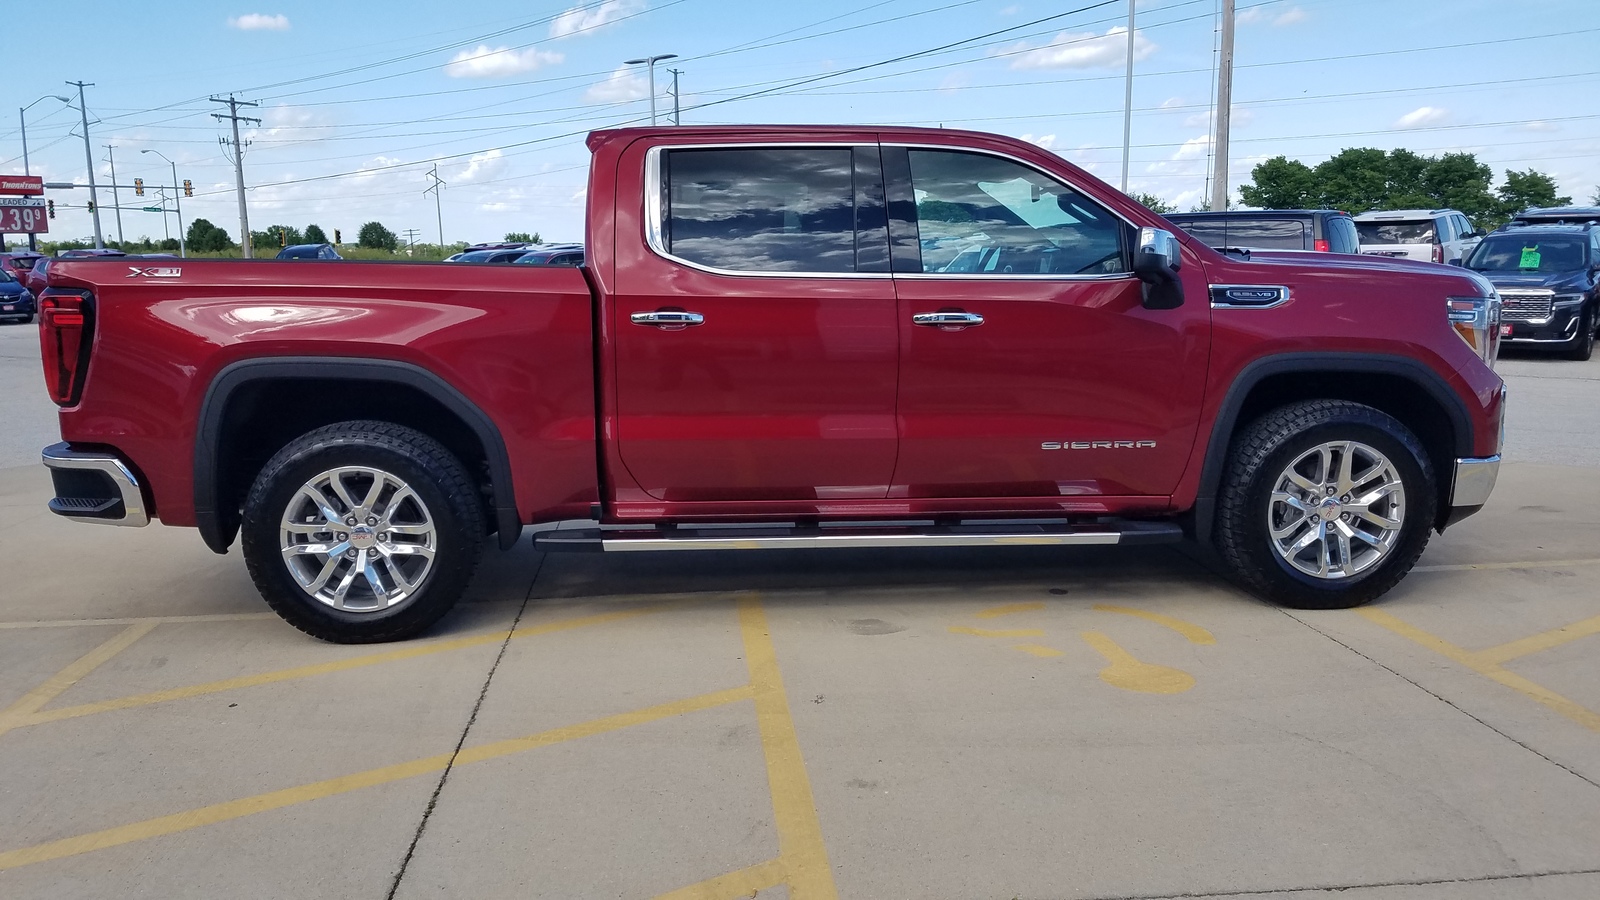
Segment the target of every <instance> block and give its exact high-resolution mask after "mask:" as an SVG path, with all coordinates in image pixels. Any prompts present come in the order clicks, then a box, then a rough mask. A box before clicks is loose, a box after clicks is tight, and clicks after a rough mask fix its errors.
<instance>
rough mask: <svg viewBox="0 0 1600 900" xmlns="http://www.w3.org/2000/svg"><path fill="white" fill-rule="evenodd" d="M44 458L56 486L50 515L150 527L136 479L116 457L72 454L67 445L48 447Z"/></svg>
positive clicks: (83, 452) (106, 523) (106, 454)
mask: <svg viewBox="0 0 1600 900" xmlns="http://www.w3.org/2000/svg"><path fill="white" fill-rule="evenodd" d="M43 456H44V464H45V468H47V469H49V470H50V478H51V480H52V481H54V482H55V489H56V496H55V497H53V498H51V500H50V504H49V505H50V511H51V512H53V513H55V514H56V515H58V516H62V517H64V518H68V519H71V520H73V521H74V522H92V523H94V524H97V525H128V526H132V527H139V526H142V525H148V524H150V513H149V512H148V510H147V509H146V508H145V503H144V495H143V494H142V493H141V492H140V490H139V479H137V478H135V477H134V475H133V471H132V470H130V469H129V468H128V465H127V463H125V462H123V461H122V460H121V459H119V458H118V457H117V456H115V455H113V454H110V453H94V452H85V451H80V450H74V449H72V447H71V445H69V444H66V443H60V444H51V445H50V446H48V447H46V448H44V453H43Z"/></svg>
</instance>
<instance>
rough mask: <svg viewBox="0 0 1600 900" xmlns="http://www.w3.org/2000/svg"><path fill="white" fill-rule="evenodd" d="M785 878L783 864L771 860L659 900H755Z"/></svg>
mask: <svg viewBox="0 0 1600 900" xmlns="http://www.w3.org/2000/svg"><path fill="white" fill-rule="evenodd" d="M784 875H785V869H784V865H783V861H782V860H777V859H769V860H767V861H766V862H764V863H757V864H755V865H753V866H749V867H748V868H744V869H740V870H738V871H736V872H729V873H728V874H726V875H718V876H717V877H715V878H707V879H706V880H705V881H699V882H696V883H694V884H691V885H688V886H687V887H681V888H678V889H677V890H675V891H669V892H667V893H665V894H659V895H657V896H656V900H738V898H741V897H754V896H755V895H756V894H757V893H758V892H760V891H764V890H766V889H767V888H769V887H777V886H778V885H779V884H782V883H783V879H784Z"/></svg>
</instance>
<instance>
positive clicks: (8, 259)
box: [0, 250, 44, 278]
mask: <svg viewBox="0 0 1600 900" xmlns="http://www.w3.org/2000/svg"><path fill="white" fill-rule="evenodd" d="M43 258H44V254H43V253H36V252H34V251H32V250H13V251H11V252H10V253H0V268H3V269H5V270H6V271H8V272H10V273H11V274H12V275H15V276H16V277H18V278H21V277H22V276H23V275H26V274H27V273H28V271H29V270H30V269H32V268H33V264H34V263H35V262H36V261H38V260H40V259H43Z"/></svg>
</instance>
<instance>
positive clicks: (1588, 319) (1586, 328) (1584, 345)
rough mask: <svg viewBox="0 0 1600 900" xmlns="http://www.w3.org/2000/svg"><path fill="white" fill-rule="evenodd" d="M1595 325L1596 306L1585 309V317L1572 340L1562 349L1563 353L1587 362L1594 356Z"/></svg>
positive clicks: (1567, 356) (1570, 357)
mask: <svg viewBox="0 0 1600 900" xmlns="http://www.w3.org/2000/svg"><path fill="white" fill-rule="evenodd" d="M1594 326H1595V322H1594V307H1592V306H1591V307H1587V308H1585V309H1584V311H1583V318H1582V319H1580V320H1579V321H1578V333H1577V334H1575V335H1573V336H1572V342H1571V343H1570V344H1568V345H1567V347H1566V348H1565V349H1564V350H1562V351H1561V355H1562V356H1563V357H1565V358H1566V359H1575V360H1577V361H1578V362H1585V361H1587V360H1588V359H1589V357H1591V356H1594Z"/></svg>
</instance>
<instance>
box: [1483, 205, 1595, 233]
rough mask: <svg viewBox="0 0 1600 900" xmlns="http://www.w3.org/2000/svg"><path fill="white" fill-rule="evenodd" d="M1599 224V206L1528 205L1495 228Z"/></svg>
mask: <svg viewBox="0 0 1600 900" xmlns="http://www.w3.org/2000/svg"><path fill="white" fill-rule="evenodd" d="M1594 224H1600V206H1530V207H1528V208H1527V209H1525V210H1523V211H1522V212H1519V213H1517V214H1516V216H1514V217H1513V218H1512V219H1511V221H1509V222H1507V223H1506V224H1504V225H1501V226H1500V228H1499V229H1497V230H1501V231H1503V230H1505V229H1508V228H1522V227H1525V226H1528V225H1594Z"/></svg>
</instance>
